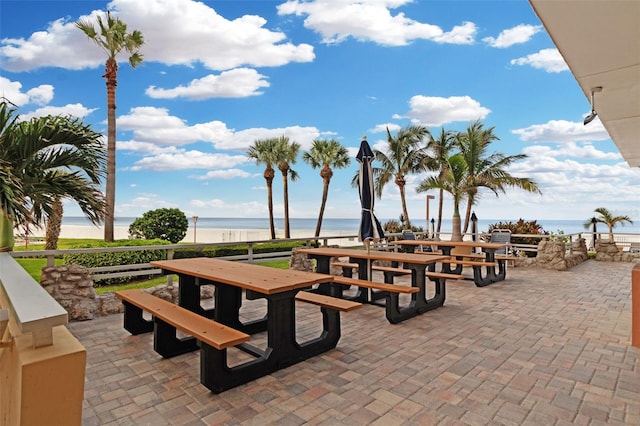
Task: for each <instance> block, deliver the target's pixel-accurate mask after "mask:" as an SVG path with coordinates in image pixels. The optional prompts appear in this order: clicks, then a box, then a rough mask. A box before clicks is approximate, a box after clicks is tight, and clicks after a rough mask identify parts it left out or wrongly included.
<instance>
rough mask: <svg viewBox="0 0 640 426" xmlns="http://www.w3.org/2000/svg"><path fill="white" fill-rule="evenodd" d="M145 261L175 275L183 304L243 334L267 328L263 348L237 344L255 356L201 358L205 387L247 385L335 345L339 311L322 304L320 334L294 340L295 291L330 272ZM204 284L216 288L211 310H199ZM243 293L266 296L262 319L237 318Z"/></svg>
mask: <svg viewBox="0 0 640 426" xmlns="http://www.w3.org/2000/svg"><path fill="white" fill-rule="evenodd" d="M150 263H151V265H152V266H154V267H157V268H161V269H162V271H163V272H164V273H166V274H177V275H178V285H179V305H180V306H182V307H183V308H187V309H189V310H191V311H194V312H197V313H200V314H201V315H205V316H207V317H210V318H212V319H214V320H215V321H216V322H218V323H221V324H224V325H225V326H229V327H232V328H234V329H236V330H239V331H242V332H244V333H247V334H255V333H257V332H260V331H264V330H266V332H267V347H266V349H264V350H263V349H260V348H257V347H254V346H252V345H250V344H249V343H242V344H240V345H238V346H237V347H238V348H239V349H242V350H243V351H244V352H246V353H248V354H250V355H252V356H254V357H255V359H251V360H250V361H247V362H245V363H243V364H240V365H236V366H233V367H231V368H230V367H228V366H227V365H226V354H224V355H221V354H220V353H221V351H217V352H212V353H211V354H210V355H209V356H207V361H203V359H204V358H201V364H202V363H203V362H208V363H210V364H211V365H209V366H208V367H209V368H208V369H207V371H208V372H207V376H208V377H207V378H206V380H205V378H202V381H203V384H205V385H206V386H207V387H209V388H210V389H215V390H216V391H222V390H225V389H228V388H231V387H234V386H237V385H238V384H242V383H246V382H248V381H250V380H253V379H255V378H258V377H262V376H265V375H267V374H270V373H272V372H273V371H276V370H278V369H281V368H284V367H286V366H289V365H292V364H294V363H297V362H299V361H303V360H305V359H308V358H310V357H312V356H315V355H318V354H320V353H323V352H325V351H328V350H330V349H333V348H335V347H336V345H337V343H338V340H339V338H340V315H339V310H338V309H325V308H324V307H322V308H321V310H322V316H323V318H322V322H323V332H322V333H321V334H320V336H319V337H317V338H315V339H312V340H310V341H307V342H303V343H298V342H297V341H296V318H295V306H294V304H295V300H296V295H297V293H298V292H300V291H301V290H304V289H308V288H310V287H311V286H313V285H314V284H317V283H320V282H326V281H331V280H332V276H330V275H325V274H319V273H313V272H305V271H296V270H291V269H287V270H283V269H277V268H270V267H266V266H259V265H253V264H247V263H240V262H232V261H228V260H221V259H212V258H193V259H176V260H163V261H153V262H150ZM205 284H212V285H214V286H215V287H216V291H215V296H214V301H215V304H214V308H213V309H211V310H204V309H202V307H201V306H200V286H201V285H205ZM243 291H244V292H245V294H246V297H247V299H257V298H264V299H266V300H267V313H266V316H265V318H263V319H260V320H256V321H253V322H251V323H243V322H241V321H240V317H239V312H240V307H241V305H242V293H243ZM329 299H330V298H329ZM307 301H309V300H307ZM310 302H311V303H316V304H321V306H322V303H323V301H322V300H320V301H319V302H318V300H313V301H310ZM343 310H344V309H343ZM201 371H203V370H201ZM205 381H207V382H208V385H207V384H206V383H205Z"/></svg>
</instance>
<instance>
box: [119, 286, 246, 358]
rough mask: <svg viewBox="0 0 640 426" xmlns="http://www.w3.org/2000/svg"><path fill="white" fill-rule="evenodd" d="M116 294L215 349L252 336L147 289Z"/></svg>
mask: <svg viewBox="0 0 640 426" xmlns="http://www.w3.org/2000/svg"><path fill="white" fill-rule="evenodd" d="M115 295H116V297H118V298H120V299H122V300H123V301H126V302H129V303H131V304H132V305H135V306H137V307H139V308H140V309H142V310H143V311H146V312H149V313H150V314H151V315H153V316H154V317H157V318H159V319H161V320H162V321H164V322H166V323H167V324H170V325H171V326H173V327H175V328H176V329H178V330H180V331H182V332H184V333H186V334H188V335H190V336H193V337H195V338H196V339H198V340H200V341H202V342H204V343H206V344H208V345H210V346H213V347H214V348H216V349H225V348H228V347H232V346H236V345H238V344H240V343H244V342H246V341H248V340H249V339H250V337H251V336H249V335H248V334H246V333H243V332H241V331H238V330H236V329H234V328H231V327H228V326H226V325H223V324H220V323H218V322H216V321H213V320H210V319H208V318H205V317H203V316H201V315H198V314H196V313H195V312H191V311H189V310H187V309H185V308H183V307H181V306H178V305H176V304H175V303H172V302H168V301H166V300H164V299H161V298H159V297H156V296H154V295H152V294H151V293H148V292H146V291H144V290H140V289H132V290H121V291H116V292H115Z"/></svg>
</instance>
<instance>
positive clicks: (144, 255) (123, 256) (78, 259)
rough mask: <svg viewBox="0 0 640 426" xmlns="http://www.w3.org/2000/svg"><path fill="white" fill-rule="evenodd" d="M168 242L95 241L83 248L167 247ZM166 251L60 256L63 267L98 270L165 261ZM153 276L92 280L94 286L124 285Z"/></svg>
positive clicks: (159, 240)
mask: <svg viewBox="0 0 640 426" xmlns="http://www.w3.org/2000/svg"><path fill="white" fill-rule="evenodd" d="M167 244H169V242H168V241H166V240H162V239H155V240H117V241H113V242H110V243H109V242H106V241H97V242H96V243H94V244H89V245H85V246H84V247H83V248H102V247H133V246H159V245H167ZM166 258H167V251H166V250H161V249H150V250H137V251H113V252H103V253H66V254H64V255H63V256H62V263H63V264H65V265H80V266H84V267H85V268H99V267H105V266H120V265H137V264H142V263H149V262H151V261H154V260H166ZM152 276H153V275H148V276H144V278H141V277H140V276H137V277H118V278H108V279H104V280H94V284H95V285H96V286H101V285H109V284H117V283H126V282H129V281H132V280H140V279H149V278H151V277H152Z"/></svg>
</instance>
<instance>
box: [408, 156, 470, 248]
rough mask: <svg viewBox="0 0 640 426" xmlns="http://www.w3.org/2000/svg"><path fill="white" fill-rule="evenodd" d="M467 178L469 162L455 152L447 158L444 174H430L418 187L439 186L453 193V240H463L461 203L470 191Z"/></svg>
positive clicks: (422, 188)
mask: <svg viewBox="0 0 640 426" xmlns="http://www.w3.org/2000/svg"><path fill="white" fill-rule="evenodd" d="M467 178H468V166H467V162H466V161H465V159H464V157H463V156H462V155H460V154H454V155H452V156H450V157H449V158H448V159H447V165H446V167H445V172H444V173H443V174H442V176H429V177H427V178H426V179H423V180H422V182H420V184H418V186H417V188H416V190H417V191H418V192H424V191H428V190H430V189H436V188H437V189H442V190H444V191H446V192H448V193H449V194H451V196H452V198H453V218H452V220H451V225H452V233H451V241H462V229H461V220H460V203H461V202H462V200H463V199H464V198H465V197H466V196H467V194H468V193H469V191H468V181H467Z"/></svg>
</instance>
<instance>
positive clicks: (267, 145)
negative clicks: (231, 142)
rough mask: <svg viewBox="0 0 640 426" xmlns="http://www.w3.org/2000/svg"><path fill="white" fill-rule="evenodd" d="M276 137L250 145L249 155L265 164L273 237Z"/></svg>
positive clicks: (273, 233) (273, 235) (274, 228)
mask: <svg viewBox="0 0 640 426" xmlns="http://www.w3.org/2000/svg"><path fill="white" fill-rule="evenodd" d="M275 145H276V139H273V138H272V139H262V140H257V141H255V142H254V143H253V145H251V146H250V147H249V150H248V151H247V156H248V157H249V158H250V159H252V160H255V162H256V164H258V165H260V164H264V165H265V168H264V173H263V176H264V180H265V182H266V183H267V204H268V209H269V231H270V232H271V239H272V240H275V238H276V227H275V224H274V221H273V178H274V176H275V171H274V169H273V166H274V164H277V157H276V149H275Z"/></svg>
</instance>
